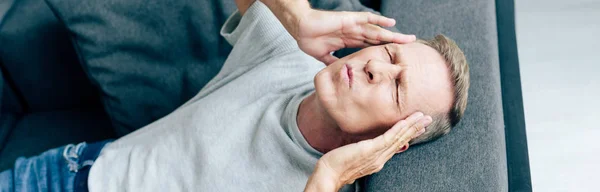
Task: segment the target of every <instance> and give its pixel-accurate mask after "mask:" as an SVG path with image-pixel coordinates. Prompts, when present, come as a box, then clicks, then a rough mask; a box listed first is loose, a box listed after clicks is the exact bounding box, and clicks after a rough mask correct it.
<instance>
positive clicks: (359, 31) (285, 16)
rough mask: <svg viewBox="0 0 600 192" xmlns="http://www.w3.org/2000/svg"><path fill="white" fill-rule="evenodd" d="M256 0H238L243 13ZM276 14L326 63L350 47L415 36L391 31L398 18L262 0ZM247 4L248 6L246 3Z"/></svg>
mask: <svg viewBox="0 0 600 192" xmlns="http://www.w3.org/2000/svg"><path fill="white" fill-rule="evenodd" d="M252 1H253V0H236V2H237V3H238V8H239V9H240V11H241V12H242V13H243V11H244V10H245V9H246V8H245V7H247V6H249V5H250V4H251V3H250V2H252ZM261 1H262V2H263V3H265V4H266V5H267V6H268V7H269V9H271V11H272V12H273V13H274V14H275V16H276V17H277V19H279V21H280V22H281V24H283V26H284V27H285V29H286V30H287V31H288V32H289V33H290V34H291V35H292V37H294V39H296V41H297V42H298V46H299V47H300V49H301V50H302V51H304V52H305V53H306V54H308V55H310V56H313V57H314V58H316V59H318V60H320V61H322V62H323V63H325V65H329V64H331V63H333V62H335V61H336V60H337V59H338V58H336V57H335V56H333V55H331V52H334V51H337V50H340V49H342V48H346V47H366V46H369V45H377V44H383V43H390V42H393V43H410V42H413V41H415V40H416V37H415V36H414V35H404V34H401V33H394V32H391V31H388V30H386V29H383V28H381V27H380V26H383V27H392V26H394V25H395V24H396V21H395V20H394V19H390V18H387V17H384V16H381V15H377V14H374V13H370V12H338V11H321V10H315V9H312V8H311V7H310V4H309V3H308V1H306V0H261ZM244 5H246V6H244Z"/></svg>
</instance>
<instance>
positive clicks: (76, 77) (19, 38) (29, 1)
mask: <svg viewBox="0 0 600 192" xmlns="http://www.w3.org/2000/svg"><path fill="white" fill-rule="evenodd" d="M6 2H10V1H6ZM2 5H4V4H2ZM1 7H2V6H0V11H1V10H2V8H1ZM6 8H7V9H6V10H7V12H6V15H5V16H4V18H3V19H2V23H1V24H0V45H2V47H0V59H1V60H2V64H3V66H4V69H5V70H6V71H5V78H6V79H9V80H10V81H11V82H12V83H14V87H13V88H14V91H15V92H17V94H18V95H19V96H20V97H22V99H23V101H24V102H25V103H24V104H23V105H24V106H23V107H24V109H25V110H27V111H31V112H40V111H51V110H61V109H68V108H72V107H95V106H98V103H99V102H98V98H99V96H98V92H96V91H95V90H94V88H93V87H92V86H91V85H90V83H89V81H88V80H87V77H86V75H85V74H84V73H83V71H82V68H81V66H80V65H79V62H78V60H77V55H76V54H75V51H74V49H73V46H72V45H71V43H70V40H69V35H68V33H67V30H66V29H65V28H64V27H63V26H62V25H60V24H59V23H58V20H57V19H56V17H55V16H54V14H53V13H52V11H51V10H50V9H49V8H48V6H47V5H46V3H45V2H44V1H43V0H19V1H14V3H13V4H12V5H11V6H10V7H6ZM0 15H2V14H1V12H0Z"/></svg>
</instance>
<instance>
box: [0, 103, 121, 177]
mask: <svg viewBox="0 0 600 192" xmlns="http://www.w3.org/2000/svg"><path fill="white" fill-rule="evenodd" d="M107 119H108V117H107V116H106V114H105V113H104V112H102V111H100V110H96V109H72V110H64V111H52V112H37V113H30V114H28V115H25V116H23V117H22V118H20V119H19V120H18V122H17V124H16V126H15V127H14V129H13V131H11V133H10V135H9V137H8V140H7V141H6V143H5V147H4V148H3V149H2V151H0V157H2V158H1V161H0V170H4V169H8V168H11V167H12V166H13V164H14V162H15V160H16V159H17V157H20V156H25V157H28V156H33V155H37V154H39V153H41V152H44V151H46V150H48V149H51V148H54V147H58V146H61V145H66V144H69V143H79V142H82V141H87V142H90V143H91V142H94V141H99V140H104V139H107V138H114V135H115V134H114V132H112V130H111V129H110V122H109V121H107ZM107 127H108V129H107Z"/></svg>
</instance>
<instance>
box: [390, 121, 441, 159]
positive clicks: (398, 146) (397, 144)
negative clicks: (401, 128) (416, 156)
mask: <svg viewBox="0 0 600 192" xmlns="http://www.w3.org/2000/svg"><path fill="white" fill-rule="evenodd" d="M431 121H432V119H431V117H430V116H424V117H423V118H421V119H420V120H419V121H418V122H417V123H415V124H414V125H413V126H411V128H409V129H407V132H406V133H405V134H408V135H412V136H411V137H408V136H405V137H400V138H398V139H396V140H395V141H394V143H393V144H392V145H391V146H390V147H389V148H388V149H386V150H385V152H383V154H382V156H385V157H388V159H389V158H391V157H392V156H393V155H394V154H396V153H398V152H401V151H405V150H407V149H408V147H409V145H410V144H409V142H410V140H412V139H414V138H415V137H418V136H420V135H421V134H423V133H424V132H425V127H426V126H428V125H429V124H430V123H431ZM415 130H417V133H412V132H414V131H415ZM404 147H406V149H404Z"/></svg>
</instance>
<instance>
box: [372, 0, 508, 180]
mask: <svg viewBox="0 0 600 192" xmlns="http://www.w3.org/2000/svg"><path fill="white" fill-rule="evenodd" d="M381 11H382V13H383V14H384V15H386V16H392V17H394V18H395V19H396V20H397V27H398V28H399V30H400V31H402V32H405V33H414V34H416V35H417V37H420V38H432V37H433V36H434V35H436V34H439V33H443V34H445V35H447V36H448V37H450V38H452V39H454V40H455V41H456V42H457V43H458V45H459V46H460V47H461V48H462V49H463V51H464V52H465V55H466V56H467V60H468V61H469V63H470V74H471V87H470V92H469V103H468V107H467V110H466V112H465V115H464V118H463V119H462V121H461V122H460V123H459V124H458V126H457V127H456V128H454V129H453V130H452V131H451V132H450V133H449V134H448V135H446V136H444V137H442V138H441V139H439V140H437V141H434V142H431V143H427V144H423V145H418V146H412V147H411V148H410V149H409V150H408V151H406V152H405V153H402V154H400V155H396V156H395V157H393V158H392V159H391V160H390V161H389V162H388V163H387V164H386V167H385V168H384V169H383V170H382V171H381V172H380V173H377V174H374V175H373V176H371V177H370V178H369V179H367V180H366V181H365V182H366V184H367V186H366V189H367V190H368V191H507V190H508V187H507V172H506V167H507V165H506V150H505V140H504V122H503V113H502V112H503V111H502V100H501V99H502V98H501V96H502V94H501V92H500V76H499V75H500V73H499V66H498V42H497V33H496V15H495V5H494V1H491V0H487V1H479V0H458V1H433V0H424V1H395V0H387V1H386V0H384V1H382V5H381Z"/></svg>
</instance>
